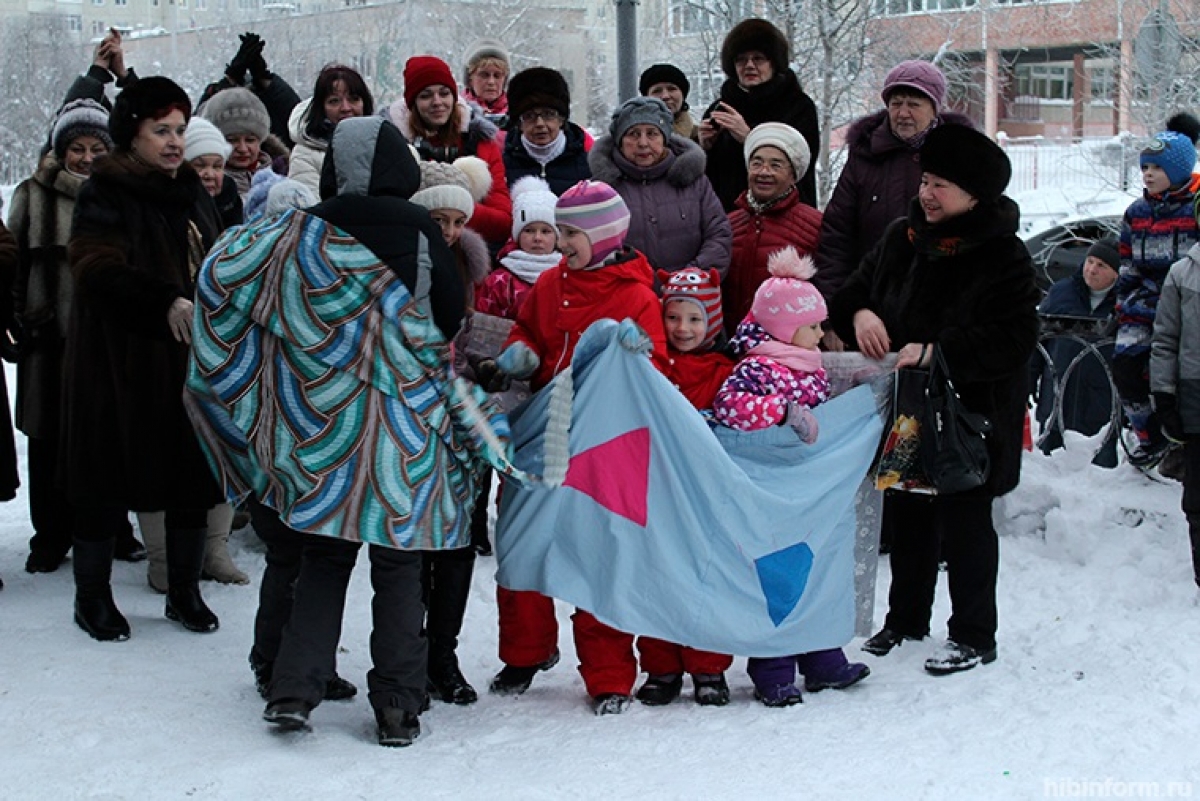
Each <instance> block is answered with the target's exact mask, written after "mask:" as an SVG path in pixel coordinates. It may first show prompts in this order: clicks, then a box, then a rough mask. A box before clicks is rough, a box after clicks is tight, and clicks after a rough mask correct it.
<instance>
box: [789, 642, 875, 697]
mask: <svg viewBox="0 0 1200 801" xmlns="http://www.w3.org/2000/svg"><path fill="white" fill-rule="evenodd" d="M796 664H797V665H798V666H799V668H800V672H801V673H803V674H804V689H806V690H808V691H809V692H810V693H815V692H820V691H821V690H827V689H834V690H844V689H846V688H847V687H850V686H851V685H854V684H857V683H858V682H860V681H862V680H863V679H865V678H866V677H867V676H869V675H871V669H870V668H869V667H867V666H866V665H864V664H862V663H861V662H850V661H848V660H847V659H846V654H845V653H843V652H842V649H841V648H830V649H829V650H827V651H813V652H811V653H807V654H800V655H799V656H797V657H796Z"/></svg>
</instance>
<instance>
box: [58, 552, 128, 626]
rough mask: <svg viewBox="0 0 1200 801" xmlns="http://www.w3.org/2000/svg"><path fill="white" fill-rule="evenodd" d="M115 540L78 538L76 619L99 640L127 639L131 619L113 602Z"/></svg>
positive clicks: (75, 564) (75, 567) (74, 562)
mask: <svg viewBox="0 0 1200 801" xmlns="http://www.w3.org/2000/svg"><path fill="white" fill-rule="evenodd" d="M112 560H113V541H112V540H111V539H108V540H102V541H100V542H83V541H82V540H75V558H74V559H73V560H72V565H73V566H74V569H75V622H76V623H77V624H78V625H79V628H81V629H83V630H84V631H86V632H87V633H88V634H90V635H92V637H94V638H95V639H97V640H102V641H109V640H116V641H121V640H128V639H129V621H127V620H126V619H125V616H124V615H122V614H121V610H119V609H117V605H116V603H114V602H113V597H112V585H111V583H110V578H111V576H112Z"/></svg>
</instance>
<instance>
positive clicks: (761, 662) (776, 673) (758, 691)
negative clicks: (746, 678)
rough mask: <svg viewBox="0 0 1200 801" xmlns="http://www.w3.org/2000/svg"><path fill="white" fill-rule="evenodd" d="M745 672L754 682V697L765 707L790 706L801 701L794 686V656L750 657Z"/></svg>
mask: <svg viewBox="0 0 1200 801" xmlns="http://www.w3.org/2000/svg"><path fill="white" fill-rule="evenodd" d="M746 672H747V673H749V674H750V679H751V680H752V681H753V682H754V697H755V698H757V699H758V700H760V701H762V702H763V703H764V704H766V705H767V706H792V705H793V704H798V703H800V702H801V701H802V700H803V698H802V697H801V695H800V688H799V687H797V686H796V657H794V656H778V657H771V658H769V659H755V658H753V657H751V658H750V659H749V660H747V662H746Z"/></svg>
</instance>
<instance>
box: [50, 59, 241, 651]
mask: <svg viewBox="0 0 1200 801" xmlns="http://www.w3.org/2000/svg"><path fill="white" fill-rule="evenodd" d="M191 110H192V107H191V103H190V102H189V101H188V97H187V94H186V93H185V92H184V91H183V90H182V89H180V88H179V86H177V85H176V84H175V83H174V82H173V81H171V80H169V79H167V78H162V77H151V78H143V79H141V80H140V81H138V82H137V83H135V84H133V85H132V86H130V87H129V88H127V89H126V90H125V91H123V92H122V93H121V94H120V95H118V97H117V100H116V103H115V105H114V107H113V112H112V115H111V117H110V118H109V133H110V135H111V137H112V140H113V143H114V145H115V149H114V151H113V153H112V155H110V156H109V157H108V158H105V159H101V160H99V161H98V162H96V164H95V165H94V166H93V168H92V175H91V178H90V180H88V181H87V182H86V183H85V184H84V185H83V187H82V188H81V189H80V191H79V198H78V201H77V203H76V207H75V220H74V226H73V228H72V232H71V240H70V245H69V247H68V251H67V256H68V260H69V263H70V265H71V273H72V275H73V277H74V279H75V297H74V302H73V305H72V308H71V319H70V324H69V326H68V333H67V343H66V353H65V355H64V371H63V377H64V383H63V405H64V412H63V426H64V429H63V439H64V443H63V451H62V454H63V464H64V470H63V473H64V474H65V478H66V490H67V495H68V498H69V500H70V501H71V503H72V504H73V505H74V506H75V508H76V511H77V519H78V521H79V522H78V523H77V525H76V527H75V543H74V548H75V559H74V567H75V621H76V623H78V624H79V626H80V627H81V628H83V629H84V631H86V632H87V633H88V634H90V635H91V636H92V637H94V638H96V639H98V640H124V639H127V638H128V637H129V623H128V622H127V621H126V620H125V618H124V617H123V616H122V615H121V612H120V611H119V610H118V609H117V607H116V604H114V603H113V598H112V590H111V587H110V584H109V577H110V573H111V567H112V556H113V539H112V531H113V530H114V529H115V528H116V526H115V525H114V524H113V523H112V522H111V521H112V520H120V519H121V518H124V517H125V516H126V511H127V510H130V509H132V510H134V511H138V512H149V511H159V510H164V511H165V514H166V529H167V574H168V578H167V580H168V589H167V603H166V615H167V617H168V618H170V619H171V620H177V621H179V622H180V623H182V624H183V625H184V627H186V628H187V629H189V630H191V631H198V632H207V631H215V630H216V628H217V625H218V622H217V617H216V615H214V614H213V613H212V611H211V610H210V609H209V608H208V607H207V606H206V605H205V604H204V600H203V599H202V598H201V597H200V584H199V582H200V569H201V565H202V563H203V560H204V539H205V531H206V529H205V526H206V513H207V510H208V509H209V508H210V507H212V506H214V505H216V504H217V503H219V502H221V500H223V499H222V498H221V494H220V491H219V489H218V487H217V484H216V482H215V481H214V480H213V476H212V473H211V472H210V470H209V467H208V464H207V462H206V461H205V459H204V456H203V454H202V453H201V451H200V447H199V444H198V443H197V441H196V436H195V434H194V433H193V431H192V426H191V423H190V422H189V421H188V418H187V415H186V414H185V412H184V409H183V401H182V393H183V380H184V376H185V374H186V372H187V361H188V346H189V343H190V342H191V330H192V301H191V300H190V299H191V297H192V295H193V294H194V291H195V286H194V282H193V276H194V275H195V273H196V270H197V269H198V268H199V266H200V262H201V261H202V260H203V258H204V254H205V253H206V252H207V251H208V248H209V247H210V246H211V245H212V243H213V241H214V239H215V238H216V235H217V232H218V230H219V229H220V222H219V221H218V219H217V212H216V207H215V206H214V205H213V202H212V198H210V197H209V196H208V193H207V192H206V191H205V190H204V187H203V185H202V184H201V181H200V178H199V176H198V175H197V174H196V172H195V170H193V169H192V167H191V165H190V164H188V163H187V162H186V161H185V160H184V140H185V132H186V130H187V123H188V118H189V117H190V115H191Z"/></svg>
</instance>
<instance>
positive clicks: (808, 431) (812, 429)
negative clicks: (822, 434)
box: [784, 403, 819, 445]
mask: <svg viewBox="0 0 1200 801" xmlns="http://www.w3.org/2000/svg"><path fill="white" fill-rule="evenodd" d="M784 422H785V423H787V424H788V425H789V426H791V427H792V429H793V430H794V431H795V432H796V436H798V437H800V441H801V442H803V443H804V444H805V445H812V444H813V443H814V442H816V441H817V430H818V428H819V426H818V425H817V418H815V417H813V413H812V412H810V411H809V410H808V408H807V407H805V406H802V405H801V404H799V403H789V404H788V413H787V417H786V418H785V419H784Z"/></svg>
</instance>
